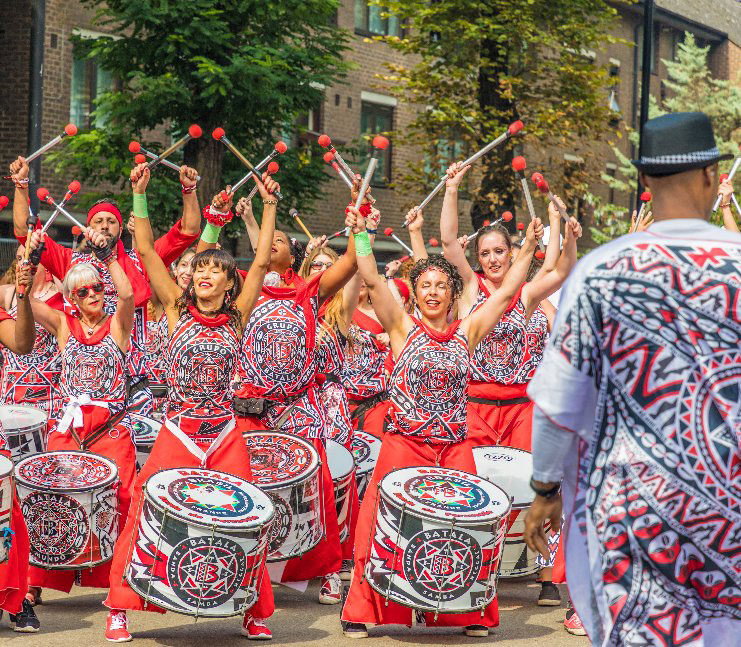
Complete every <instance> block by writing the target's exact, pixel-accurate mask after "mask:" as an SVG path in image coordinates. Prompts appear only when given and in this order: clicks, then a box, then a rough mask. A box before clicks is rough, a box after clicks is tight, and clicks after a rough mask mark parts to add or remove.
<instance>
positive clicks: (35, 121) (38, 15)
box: [26, 0, 46, 212]
mask: <svg viewBox="0 0 741 647" xmlns="http://www.w3.org/2000/svg"><path fill="white" fill-rule="evenodd" d="M45 34H46V0H33V2H32V3H31V47H30V50H31V52H30V53H31V57H30V58H31V61H30V67H31V70H30V76H29V99H28V102H29V106H28V146H27V147H26V150H29V151H35V150H38V149H39V148H41V125H42V108H43V105H42V104H43V89H44V38H45ZM30 172H31V173H30V175H31V182H32V183H34V184H37V185H38V184H39V183H40V182H41V159H40V158H37V159H35V160H33V161H32V162H31V168H30ZM30 194H31V209H32V210H33V211H35V212H38V210H39V199H38V198H37V197H36V192H35V191H31V192H30Z"/></svg>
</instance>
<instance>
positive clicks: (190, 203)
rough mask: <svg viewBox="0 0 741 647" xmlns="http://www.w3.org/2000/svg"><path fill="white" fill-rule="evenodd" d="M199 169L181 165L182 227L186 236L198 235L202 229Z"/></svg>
mask: <svg viewBox="0 0 741 647" xmlns="http://www.w3.org/2000/svg"><path fill="white" fill-rule="evenodd" d="M197 178H198V171H196V170H195V169H194V168H191V167H190V166H185V165H183V166H181V167H180V186H181V187H182V188H183V217H182V219H181V220H180V228H181V231H182V233H183V234H185V235H186V236H196V235H198V232H199V231H201V208H200V207H199V206H198V194H197V193H196V187H197V185H198V180H197Z"/></svg>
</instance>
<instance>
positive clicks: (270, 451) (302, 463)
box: [244, 431, 319, 490]
mask: <svg viewBox="0 0 741 647" xmlns="http://www.w3.org/2000/svg"><path fill="white" fill-rule="evenodd" d="M244 438H245V441H246V442H247V449H248V450H249V453H250V466H251V467H252V478H253V479H254V482H255V483H256V484H257V485H259V486H260V487H261V488H263V489H265V490H274V489H279V488H284V487H286V486H288V485H292V484H293V483H300V482H302V481H304V480H306V479H308V478H309V477H310V476H311V475H312V474H313V473H314V472H315V471H316V470H318V469H319V454H318V453H317V451H316V449H314V448H313V447H312V446H311V445H310V444H309V443H308V442H306V441H305V440H304V439H303V438H299V437H298V436H294V435H293V434H283V433H279V432H268V431H266V432H265V433H259V432H258V433H255V432H249V433H247V434H245V435H244Z"/></svg>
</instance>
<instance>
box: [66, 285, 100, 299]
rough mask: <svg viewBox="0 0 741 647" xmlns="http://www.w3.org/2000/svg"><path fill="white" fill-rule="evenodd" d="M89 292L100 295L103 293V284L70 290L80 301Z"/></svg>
mask: <svg viewBox="0 0 741 647" xmlns="http://www.w3.org/2000/svg"><path fill="white" fill-rule="evenodd" d="M90 291H93V292H95V294H100V293H101V292H102V291H103V284H102V283H93V284H92V285H83V286H81V287H79V288H75V289H74V290H72V292H73V293H74V295H75V296H76V297H78V298H80V299H84V298H85V297H86V296H87V295H88V293H89V292H90Z"/></svg>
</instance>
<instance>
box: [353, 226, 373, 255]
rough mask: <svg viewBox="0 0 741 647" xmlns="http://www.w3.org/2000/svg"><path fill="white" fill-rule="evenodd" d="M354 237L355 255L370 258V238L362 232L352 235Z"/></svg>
mask: <svg viewBox="0 0 741 647" xmlns="http://www.w3.org/2000/svg"><path fill="white" fill-rule="evenodd" d="M354 236H355V253H356V254H357V255H358V256H370V255H371V254H372V253H373V250H372V249H371V244H370V238H368V234H367V233H366V232H364V231H361V232H358V233H357V234H354Z"/></svg>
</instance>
